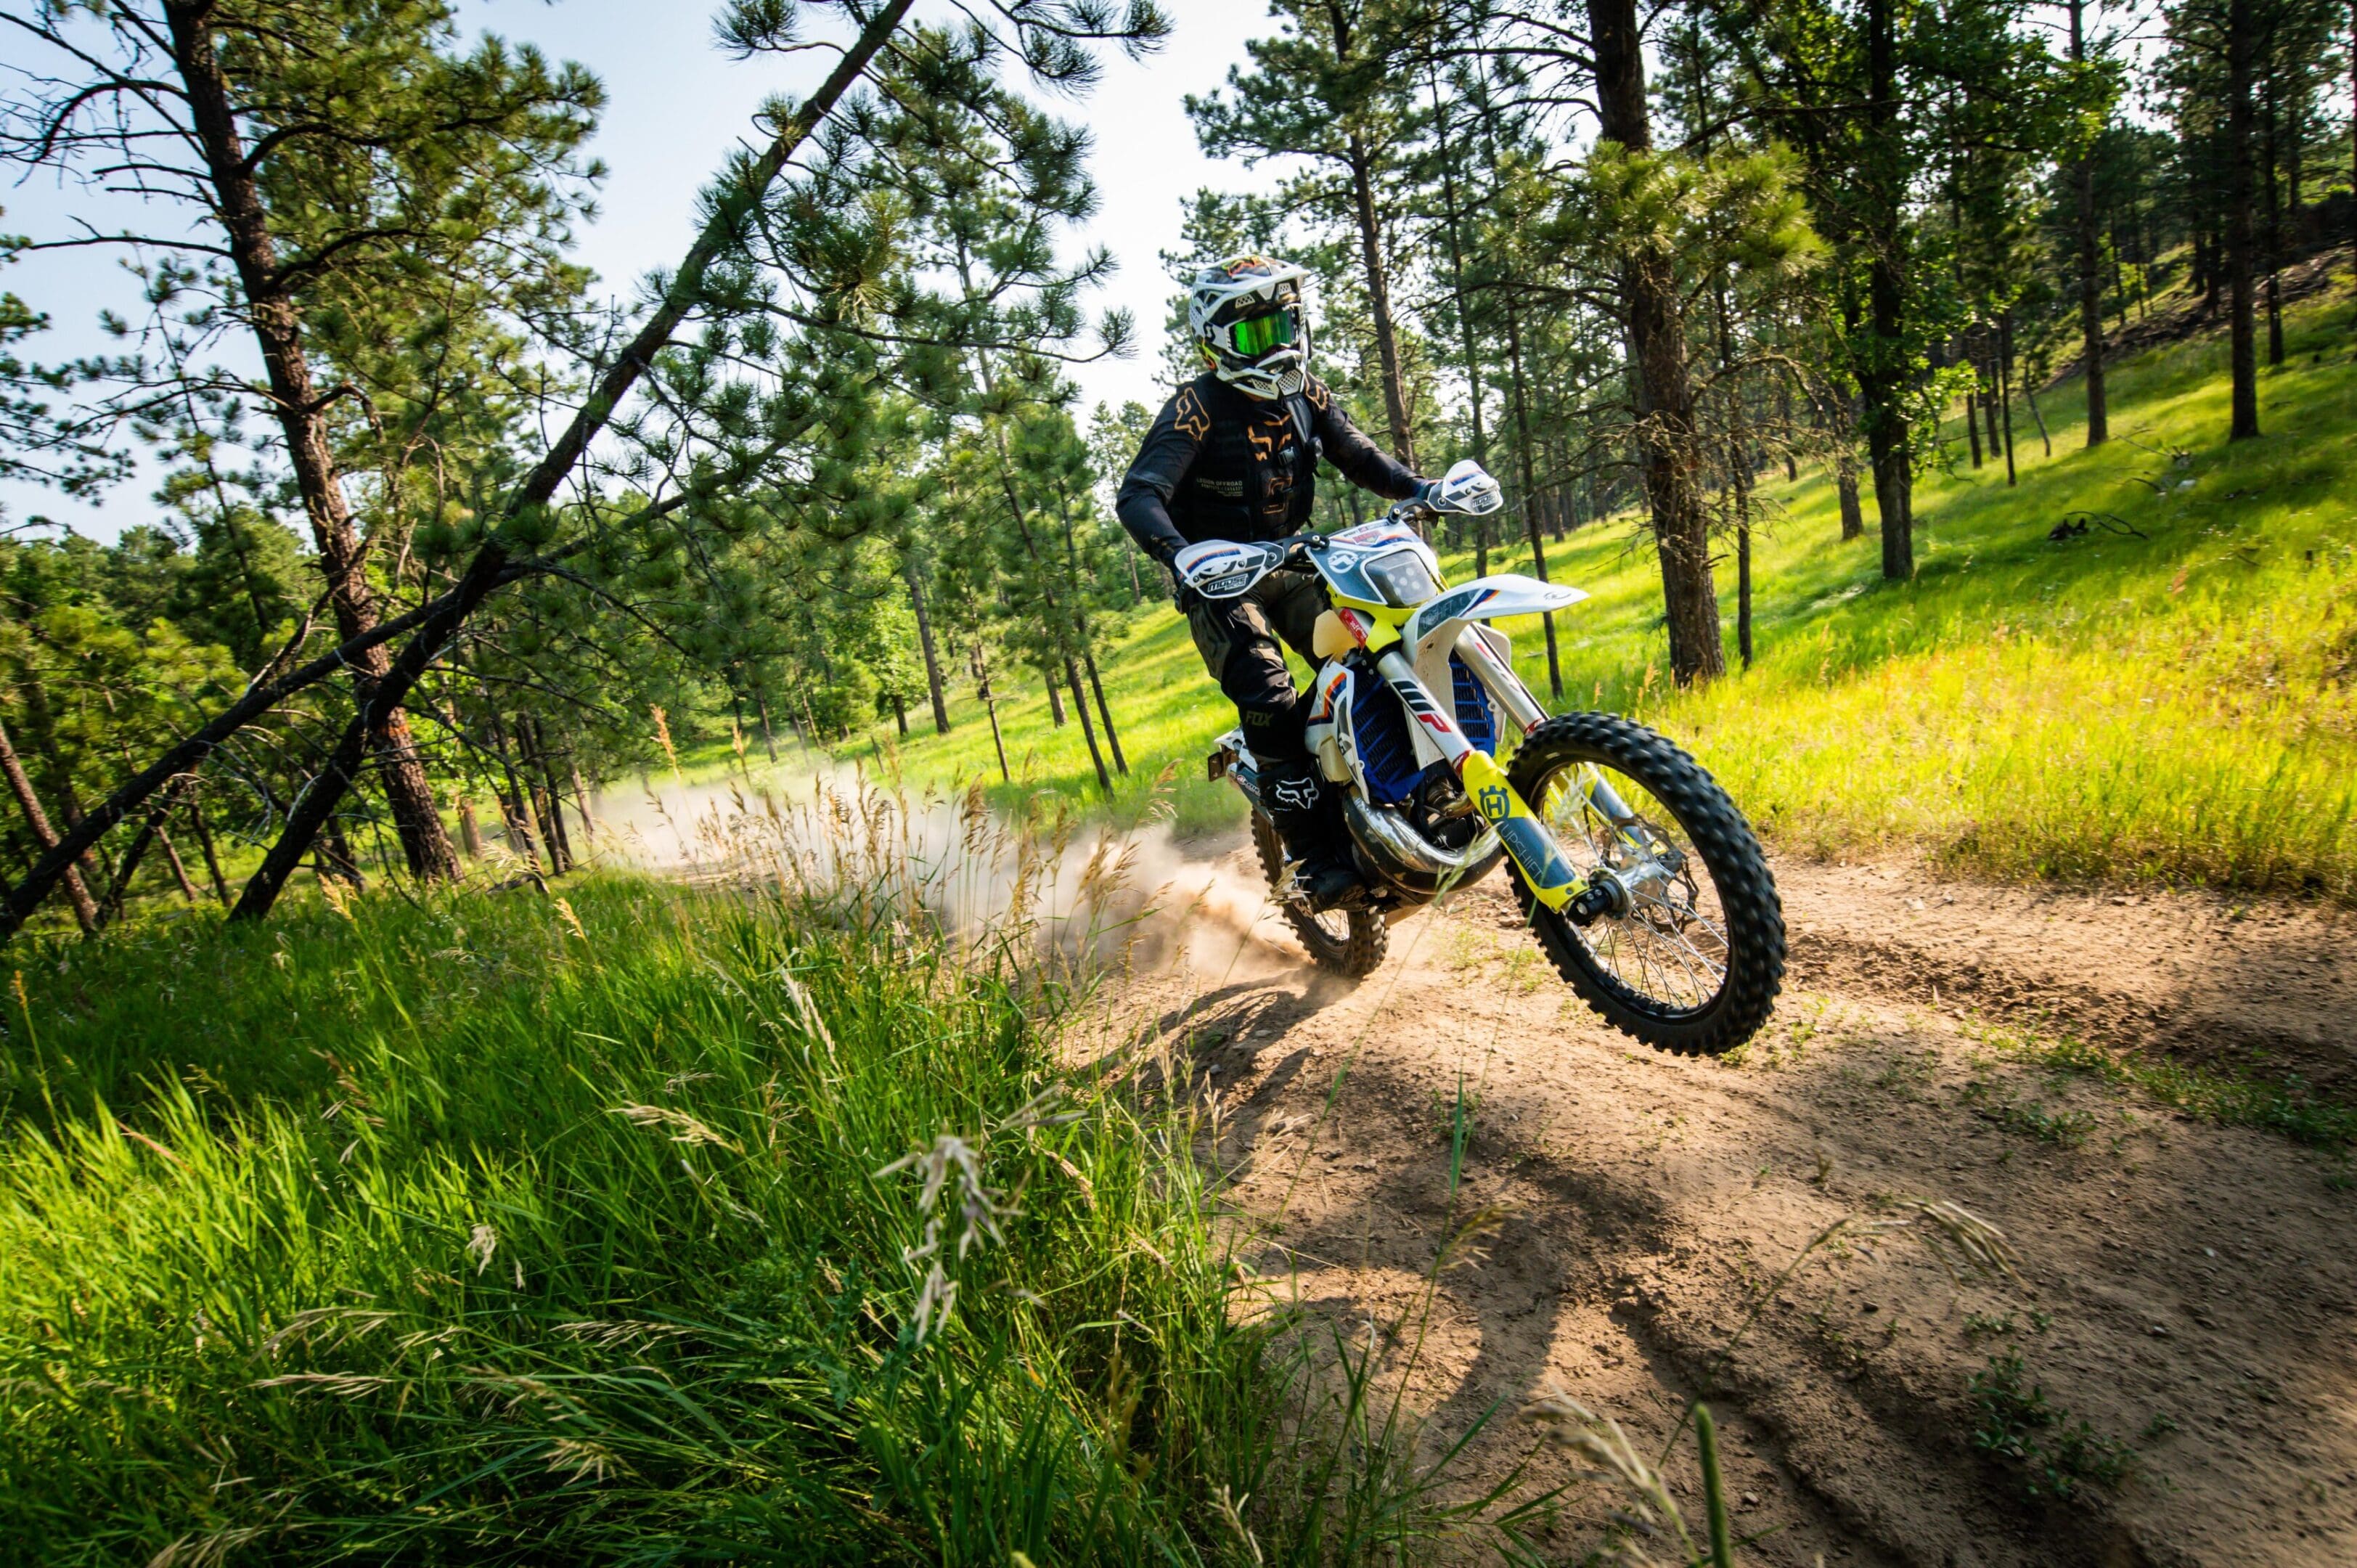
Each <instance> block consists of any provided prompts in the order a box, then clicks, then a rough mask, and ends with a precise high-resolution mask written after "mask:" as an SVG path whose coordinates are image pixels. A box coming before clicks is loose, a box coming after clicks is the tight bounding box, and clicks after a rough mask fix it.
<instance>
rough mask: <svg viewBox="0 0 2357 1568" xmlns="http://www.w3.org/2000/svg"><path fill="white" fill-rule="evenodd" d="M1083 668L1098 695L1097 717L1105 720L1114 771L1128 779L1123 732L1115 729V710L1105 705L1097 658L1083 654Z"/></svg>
mask: <svg viewBox="0 0 2357 1568" xmlns="http://www.w3.org/2000/svg"><path fill="white" fill-rule="evenodd" d="M1081 668H1082V669H1083V670H1086V671H1088V672H1089V690H1090V691H1091V692H1092V693H1095V694H1096V699H1097V716H1098V717H1099V718H1101V719H1103V720H1104V732H1105V744H1106V745H1107V746H1111V747H1112V748H1113V767H1114V772H1116V773H1118V774H1120V775H1121V776H1122V777H1123V778H1124V779H1126V778H1128V777H1129V758H1127V757H1124V756H1123V755H1122V754H1121V732H1120V731H1118V730H1116V729H1114V727H1113V709H1111V708H1110V707H1107V706H1106V705H1105V698H1104V682H1102V681H1100V680H1098V679H1097V656H1096V655H1095V654H1093V653H1083V654H1082V655H1081Z"/></svg>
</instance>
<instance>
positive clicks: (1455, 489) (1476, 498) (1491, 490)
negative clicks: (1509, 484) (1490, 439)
mask: <svg viewBox="0 0 2357 1568" xmlns="http://www.w3.org/2000/svg"><path fill="white" fill-rule="evenodd" d="M1422 499H1423V500H1424V504H1425V505H1426V506H1428V507H1430V508H1431V509H1432V510H1435V511H1439V512H1450V513H1453V514H1455V515H1457V516H1460V517H1486V516H1488V515H1489V514H1490V513H1491V512H1493V511H1496V510H1498V509H1499V508H1500V507H1501V506H1504V505H1505V504H1506V498H1505V496H1504V495H1503V494H1502V493H1501V491H1500V490H1499V489H1498V481H1497V480H1495V479H1493V478H1491V477H1490V476H1489V474H1488V473H1487V472H1485V471H1484V470H1483V469H1482V467H1481V465H1480V464H1479V463H1476V462H1475V461H1474V460H1473V459H1472V458H1470V457H1467V458H1465V459H1464V460H1462V461H1461V462H1458V463H1457V464H1455V465H1454V466H1452V467H1450V468H1449V470H1448V472H1447V473H1445V474H1443V475H1441V476H1440V478H1437V479H1436V480H1434V481H1432V484H1431V487H1430V489H1429V490H1428V491H1427V492H1426V494H1425V496H1424V497H1423V498H1422Z"/></svg>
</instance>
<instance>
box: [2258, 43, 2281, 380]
mask: <svg viewBox="0 0 2357 1568" xmlns="http://www.w3.org/2000/svg"><path fill="white" fill-rule="evenodd" d="M2268 55H2269V58H2268V60H2267V67H2266V70H2267V91H2266V129H2265V133H2264V135H2263V138H2262V145H2264V146H2265V147H2266V159H2267V177H2266V197H2267V363H2268V364H2270V365H2280V364H2282V363H2283V362H2284V336H2283V264H2284V243H2283V197H2282V189H2281V186H2280V184H2279V182H2278V180H2277V178H2276V168H2277V166H2278V164H2279V162H2280V159H2279V157H2278V155H2277V151H2276V149H2277V147H2278V145H2279V138H2278V137H2277V134H2276V131H2277V128H2278V126H2279V125H2280V124H2281V113H2280V111H2281V105H2280V104H2279V103H2278V102H2277V93H2276V78H2277V76H2278V74H2279V72H2278V70H2277V69H2276V61H2275V59H2274V58H2273V55H2274V51H2273V50H2269V51H2268Z"/></svg>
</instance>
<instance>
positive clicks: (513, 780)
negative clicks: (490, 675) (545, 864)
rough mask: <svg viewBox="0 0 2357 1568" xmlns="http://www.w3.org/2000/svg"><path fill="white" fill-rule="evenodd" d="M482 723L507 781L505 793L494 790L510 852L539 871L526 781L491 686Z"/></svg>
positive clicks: (485, 699)
mask: <svg viewBox="0 0 2357 1568" xmlns="http://www.w3.org/2000/svg"><path fill="white" fill-rule="evenodd" d="M483 715H484V717H483V727H484V728H485V729H486V730H487V731H489V732H490V737H491V755H492V756H494V757H498V758H499V763H500V773H501V774H502V775H503V776H504V777H505V778H506V779H507V784H508V787H507V792H506V793H505V794H500V790H499V789H497V788H494V789H492V791H491V793H492V794H494V795H496V796H498V797H499V802H500V820H501V821H502V822H504V823H505V824H506V828H507V841H508V853H509V854H513V855H515V856H517V857H518V858H519V859H521V860H522V861H523V863H524V864H525V865H529V866H531V867H532V868H533V870H534V871H538V870H539V869H540V855H539V854H538V853H537V852H536V851H535V850H534V849H533V842H532V821H531V818H530V817H529V816H528V815H527V814H526V808H525V805H524V801H525V799H526V797H525V793H524V788H523V783H522V780H521V779H518V778H517V777H516V765H515V759H514V757H513V755H512V754H511V752H510V750H509V748H508V737H507V731H506V729H505V727H504V726H502V725H500V709H499V704H498V703H496V702H494V701H492V699H491V695H490V692H489V691H488V690H487V691H486V692H485V693H483Z"/></svg>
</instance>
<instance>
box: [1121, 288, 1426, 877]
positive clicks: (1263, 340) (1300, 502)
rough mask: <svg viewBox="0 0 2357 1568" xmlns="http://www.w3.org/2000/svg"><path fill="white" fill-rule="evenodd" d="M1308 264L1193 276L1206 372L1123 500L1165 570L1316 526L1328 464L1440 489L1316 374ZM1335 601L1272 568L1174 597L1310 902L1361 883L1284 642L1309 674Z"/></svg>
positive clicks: (1303, 577) (1148, 444)
mask: <svg viewBox="0 0 2357 1568" xmlns="http://www.w3.org/2000/svg"><path fill="white" fill-rule="evenodd" d="M1308 281H1309V274H1308V271H1307V270H1305V269H1304V268H1301V267H1298V266H1296V265H1294V264H1293V263H1290V262H1286V261H1284V260H1281V259H1278V258H1275V257H1268V256H1239V257H1237V258H1236V259H1235V260H1233V261H1231V262H1228V263H1224V264H1222V265H1220V266H1215V267H1207V268H1205V269H1204V270H1203V271H1201V272H1200V273H1199V274H1196V277H1195V282H1194V284H1193V285H1192V287H1190V288H1189V291H1188V295H1187V324H1188V327H1189V330H1190V331H1191V332H1192V333H1193V335H1194V338H1195V340H1196V344H1197V346H1198V347H1199V348H1200V349H1201V350H1202V353H1203V357H1204V359H1205V360H1208V361H1210V368H1209V369H1208V370H1207V371H1204V373H1203V374H1201V375H1200V376H1198V377H1196V378H1195V379H1194V380H1193V381H1189V383H1188V384H1187V385H1185V386H1183V387H1181V388H1179V394H1178V395H1177V396H1176V397H1174V398H1172V399H1171V400H1170V401H1169V402H1168V403H1165V404H1163V406H1162V412H1161V413H1159V414H1157V416H1156V417H1155V421H1154V425H1153V428H1152V429H1150V430H1148V431H1147V432H1146V441H1145V443H1144V445H1142V446H1139V448H1138V451H1137V456H1136V458H1135V461H1133V462H1132V463H1131V464H1130V466H1129V473H1128V475H1127V477H1126V478H1124V479H1123V481H1122V486H1121V494H1120V497H1119V498H1118V499H1117V500H1116V501H1115V503H1114V510H1116V511H1117V512H1118V513H1119V514H1120V517H1121V522H1122V526H1123V527H1124V528H1125V529H1127V530H1128V531H1129V535H1130V537H1131V538H1132V539H1135V541H1137V543H1138V547H1139V548H1140V549H1142V550H1144V551H1145V552H1146V553H1147V554H1148V555H1150V556H1152V557H1153V558H1154V559H1155V560H1157V561H1159V562H1160V563H1162V564H1163V565H1165V566H1169V565H1170V564H1171V558H1172V557H1173V556H1174V555H1176V554H1177V553H1179V551H1180V550H1182V549H1184V548H1185V547H1186V546H1188V545H1189V544H1200V543H1204V542H1209V541H1213V540H1230V541H1240V542H1257V541H1261V540H1269V539H1281V538H1283V537H1285V536H1286V535H1287V534H1291V533H1298V532H1302V531H1303V530H1304V529H1306V528H1308V526H1309V522H1310V506H1311V503H1312V501H1314V500H1315V499H1316V493H1317V470H1318V458H1319V457H1321V456H1323V457H1324V458H1325V459H1326V460H1327V461H1328V462H1329V463H1331V464H1333V465H1334V467H1337V468H1339V469H1340V470H1341V472H1342V476H1343V477H1344V478H1347V479H1349V480H1351V483H1353V484H1355V485H1357V486H1359V487H1360V488H1361V489H1368V490H1372V491H1373V492H1374V493H1375V494H1377V495H1379V496H1383V497H1386V498H1388V499H1393V500H1405V499H1409V498H1410V497H1414V496H1418V495H1422V494H1425V493H1426V492H1428V491H1429V490H1430V489H1431V482H1430V481H1427V480H1426V479H1424V478H1420V477H1419V476H1417V475H1415V474H1414V473H1412V472H1410V471H1409V470H1408V469H1407V468H1406V467H1404V466H1403V465H1402V464H1400V463H1399V462H1397V461H1395V460H1394V458H1393V457H1392V456H1390V455H1389V454H1387V453H1385V452H1384V451H1383V450H1382V449H1381V448H1380V447H1378V446H1375V444H1374V443H1373V442H1372V441H1370V440H1368V439H1367V437H1366V436H1365V435H1362V434H1361V433H1360V431H1359V429H1358V427H1357V426H1356V425H1354V424H1351V421H1350V417H1349V416H1348V415H1347V414H1345V413H1343V412H1342V409H1341V406H1340V404H1339V403H1336V402H1335V401H1334V394H1333V392H1331V391H1330V390H1329V389H1328V387H1327V386H1326V383H1325V382H1323V381H1319V380H1318V379H1317V378H1316V377H1315V376H1313V375H1311V374H1310V373H1309V324H1308V319H1307V317H1306V316H1305V314H1304V311H1303V304H1304V301H1303V287H1304V285H1306V284H1307V283H1308ZM1326 607H1327V606H1326V595H1325V589H1324V587H1323V585H1321V584H1320V582H1319V581H1318V576H1317V575H1316V574H1315V573H1313V572H1307V571H1293V570H1287V571H1279V572H1272V573H1270V574H1269V575H1267V576H1265V577H1264V578H1263V579H1262V580H1261V581H1260V583H1259V584H1258V585H1256V586H1254V588H1253V590H1252V591H1251V592H1250V593H1248V594H1246V595H1244V596H1243V597H1241V598H1236V599H1223V600H1211V599H1206V598H1204V597H1202V596H1200V595H1198V594H1196V593H1195V592H1194V591H1193V590H1191V589H1189V588H1188V587H1187V586H1186V585H1183V584H1181V585H1180V586H1179V610H1180V611H1181V613H1183V614H1184V615H1185V616H1186V617H1187V623H1188V626H1189V628H1190V629H1191V630H1192V631H1193V632H1194V635H1195V647H1196V649H1197V650H1198V651H1199V652H1200V653H1201V654H1202V656H1203V664H1204V667H1205V668H1206V669H1207V670H1209V671H1210V672H1211V678H1212V679H1213V680H1214V681H1217V682H1219V685H1220V690H1221V692H1222V693H1224V694H1225V695H1226V697H1227V699H1228V700H1229V701H1230V702H1232V703H1235V705H1236V714H1237V716H1238V718H1239V719H1240V720H1241V721H1242V723H1243V733H1244V742H1245V745H1246V746H1249V747H1250V748H1251V750H1252V754H1253V757H1254V761H1256V762H1257V763H1258V764H1259V766H1260V795H1261V804H1262V805H1263V807H1264V808H1265V809H1266V811H1267V812H1268V814H1269V817H1270V820H1271V821H1272V822H1275V826H1276V831H1277V833H1278V835H1279V836H1280V837H1282V838H1283V839H1284V840H1285V847H1286V853H1287V854H1289V855H1291V856H1292V858H1293V859H1294V860H1295V861H1297V863H1298V865H1297V866H1296V868H1295V872H1294V885H1295V886H1296V887H1297V889H1298V890H1299V891H1300V892H1301V894H1302V895H1303V896H1304V897H1306V898H1307V899H1308V903H1309V906H1310V908H1313V909H1330V908H1337V907H1338V906H1341V905H1344V904H1346V903H1348V902H1350V901H1351V899H1352V898H1353V897H1355V895H1356V894H1357V893H1358V891H1359V889H1360V886H1361V883H1360V878H1359V874H1358V873H1357V871H1356V870H1354V869H1353V868H1352V867H1351V861H1350V852H1349V849H1348V838H1347V834H1346V832H1345V831H1344V830H1343V827H1342V824H1341V821H1340V811H1339V810H1338V809H1336V808H1337V807H1338V806H1339V801H1338V800H1335V798H1334V797H1333V795H1332V792H1331V791H1330V790H1329V789H1327V788H1326V785H1325V781H1324V779H1323V778H1322V777H1321V775H1320V774H1319V771H1318V765H1317V763H1316V762H1315V760H1313V759H1312V758H1311V757H1310V755H1309V750H1308V744H1307V743H1306V741H1305V740H1304V738H1303V735H1302V730H1303V725H1304V724H1305V722H1306V719H1307V716H1308V714H1307V710H1306V708H1305V707H1304V706H1303V703H1302V702H1301V699H1300V696H1299V694H1298V693H1296V692H1295V690H1294V687H1293V676H1292V673H1291V672H1290V671H1288V670H1287V669H1286V663H1285V653H1284V650H1283V649H1281V648H1279V647H1278V646H1277V643H1278V639H1283V640H1284V643H1285V645H1286V647H1289V648H1291V649H1292V650H1294V651H1295V652H1297V653H1298V654H1299V655H1300V656H1301V657H1302V658H1303V659H1304V660H1307V661H1308V663H1309V665H1310V667H1311V668H1312V669H1315V668H1316V667H1317V663H1318V660H1316V659H1315V658H1314V657H1313V656H1312V655H1311V653H1310V633H1311V630H1312V628H1313V627H1314V626H1315V625H1316V623H1317V619H1318V616H1319V614H1320V613H1322V612H1323V611H1324V610H1325V608H1326Z"/></svg>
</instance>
